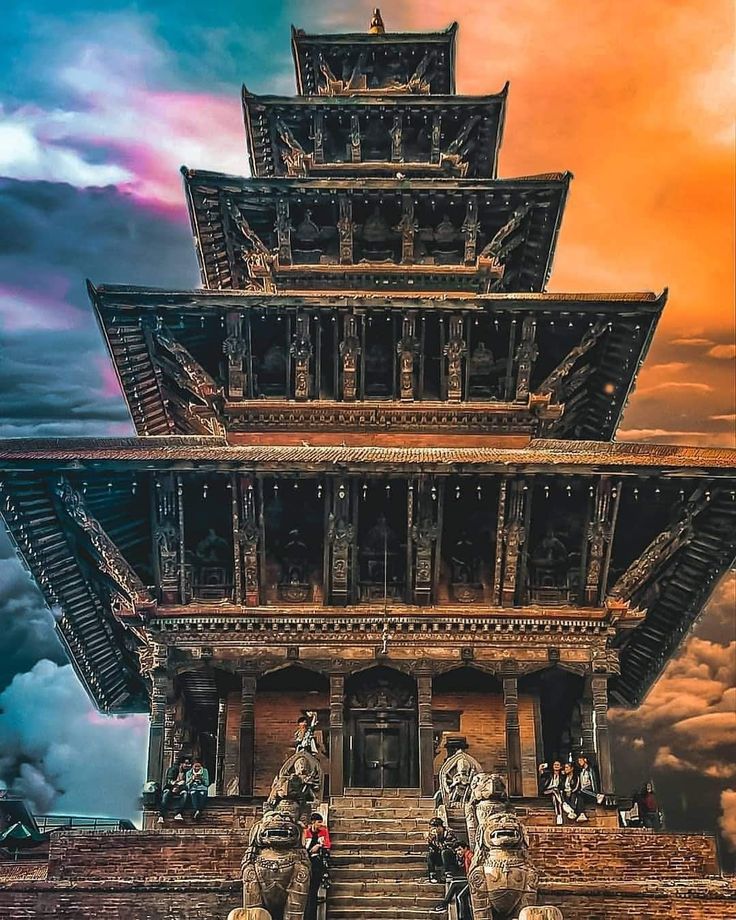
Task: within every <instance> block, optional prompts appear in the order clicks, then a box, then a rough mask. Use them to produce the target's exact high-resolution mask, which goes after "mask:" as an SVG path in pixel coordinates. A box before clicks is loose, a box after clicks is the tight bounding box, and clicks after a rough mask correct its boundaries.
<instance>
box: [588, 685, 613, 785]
mask: <svg viewBox="0 0 736 920" xmlns="http://www.w3.org/2000/svg"><path fill="white" fill-rule="evenodd" d="M590 692H591V696H592V699H593V733H594V739H595V753H596V758H597V760H598V772H599V774H600V777H601V789H602V791H603V792H613V762H612V760H611V737H610V733H609V731H608V675H607V674H593V675H592V676H591V677H590Z"/></svg>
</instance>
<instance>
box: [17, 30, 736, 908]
mask: <svg viewBox="0 0 736 920" xmlns="http://www.w3.org/2000/svg"><path fill="white" fill-rule="evenodd" d="M455 38H456V27H455V26H452V27H450V28H449V29H448V30H446V31H444V32H438V33H426V34H422V33H416V34H415V33H411V34H405V33H391V32H386V31H385V29H384V27H383V24H382V22H381V20H380V15H379V16H378V17H374V20H373V22H372V25H371V29H370V31H369V32H367V33H360V34H357V33H356V34H341V35H312V34H307V33H305V32H303V31H301V30H293V33H292V48H293V53H294V61H295V66H296V81H297V89H298V95H297V96H296V97H294V98H289V97H280V96H258V95H254V94H252V93H250V92H249V91H247V90H246V89H245V88H244V90H243V111H244V118H245V134H246V140H247V148H248V157H249V163H250V176H249V177H248V178H240V177H234V176H227V175H220V174H217V173H212V172H205V171H201V170H193V169H188V168H183V169H182V173H183V177H184V188H185V194H186V199H187V203H188V207H189V213H190V217H191V223H192V230H193V234H194V239H195V243H196V249H197V255H198V259H199V264H200V268H201V274H202V285H203V286H202V288H201V289H198V290H192V291H185V290H177V291H170V290H157V289H150V288H145V289H144V288H139V287H129V286H110V285H96V284H92V283H90V284H89V293H90V298H91V301H92V304H93V307H94V311H95V313H96V316H97V319H98V322H99V326H100V329H101V331H102V334H103V335H104V338H105V341H106V343H107V346H108V349H109V352H110V356H111V359H112V361H113V362H114V365H115V369H116V371H117V374H118V378H119V380H120V384H121V388H122V391H123V394H124V396H125V399H126V401H127V403H128V406H129V409H130V414H131V418H132V421H133V424H134V425H135V430H136V436H135V437H129V438H110V439H95V440H72V439H68V440H56V441H29V440H17V441H5V442H2V443H0V488H1V489H2V492H1V493H0V498H1V499H2V513H3V516H4V518H5V521H6V523H7V526H8V529H9V531H10V533H11V535H12V537H13V539H14V540H15V542H16V544H17V546H18V549H19V551H20V553H21V554H22V556H23V558H24V559H25V560H26V562H27V564H28V566H29V568H30V569H31V571H32V573H33V575H34V576H35V578H36V579H37V581H38V583H39V585H40V586H41V588H42V590H43V591H44V594H45V596H46V599H47V600H48V602H49V604H50V605H52V606H58V607H59V608H60V610H61V617H60V619H59V622H58V629H59V633H60V635H61V637H62V639H63V641H64V643H65V645H66V647H67V649H68V651H69V655H70V659H71V661H72V663H73V664H74V667H75V669H76V671H77V674H78V675H79V678H80V680H81V681H82V682H83V684H84V686H85V687H86V688H87V691H88V693H89V694H90V696H91V698H92V699H93V700H94V702H95V704H96V705H97V706H98V707H99V708H100V709H101V710H102V711H104V712H108V713H128V712H141V711H144V712H145V711H148V712H150V747H149V753H148V777H149V779H151V780H160V779H161V777H162V775H163V773H164V771H165V770H166V768H167V767H169V766H170V765H171V764H172V762H174V759H175V757H176V756H177V755H178V754H179V753H180V752H181V751H184V752H186V753H189V754H193V755H195V756H197V757H199V758H201V759H202V761H203V762H204V764H205V765H206V766H207V767H208V769H209V772H210V776H211V777H213V778H214V792H215V795H216V796H217V798H218V799H220V801H221V803H222V804H223V807H225V805H227V803H229V804H230V805H231V806H232V808H233V809H236V810H237V808H241V809H243V808H244V809H245V810H246V811H247V808H248V806H250V805H251V804H253V803H254V802H255V803H257V802H258V801H260V799H261V798H262V797H265V796H266V795H267V794H268V792H269V788H270V785H271V782H272V779H273V777H274V775H275V773H276V772H277V771H278V769H279V766H280V765H281V763H282V762H283V760H284V756H285V753H286V752H288V750H289V748H290V746H291V744H292V736H293V733H294V729H295V727H296V725H295V723H296V720H297V718H298V717H299V716H301V715H302V714H303V713H304V712H306V711H315V712H317V713H318V719H319V730H320V736H319V741H320V758H321V760H322V765H323V769H324V771H325V774H326V777H327V783H328V794H329V795H330V796H332V797H342V796H344V794H345V792H346V790H348V791H349V790H351V789H356V788H358V789H362V790H373V791H374V793H375V795H376V796H377V797H380V796H381V795H382V794H384V793H387V792H388V791H389V790H394V791H395V790H406V789H412V790H416V795H417V796H419V797H420V798H421V797H428V796H431V795H433V793H434V792H435V789H436V787H437V776H438V772H439V769H440V766H441V764H442V762H443V759H444V758H445V756H446V750H445V742H446V741H447V739H448V738H457V737H458V736H460V737H461V738H463V739H464V743H466V744H467V747H468V752H469V754H471V755H472V756H473V758H475V760H476V761H477V762H478V763H479V764H480V765H481V767H482V768H483V769H484V770H486V771H489V772H494V773H498V774H502V775H503V776H505V777H506V782H507V786H508V790H509V792H510V794H511V796H512V797H516V798H517V799H518V800H519V801H520V802H521V801H523V800H524V799H529V798H534V797H536V796H537V765H538V764H540V763H542V762H544V761H550V760H551V759H553V758H556V757H559V758H561V759H566V758H567V757H568V756H569V755H571V754H575V753H577V752H579V751H584V752H586V753H587V754H589V755H590V756H591V758H593V759H594V760H595V763H596V764H597V766H598V769H599V772H600V776H601V781H602V785H603V788H604V790H605V791H606V792H610V793H614V792H615V791H616V789H615V767H614V763H613V760H614V758H613V752H612V750H611V742H610V737H609V729H608V721H607V712H608V709H609V706H611V705H626V706H636V705H637V703H638V702H639V701H640V700H641V699H642V697H643V695H644V694H645V693H646V692H647V690H648V688H649V687H650V686H651V684H652V683H653V681H654V680H655V679H656V678H657V677H658V675H659V674H660V673H661V671H662V669H663V667H664V666H665V664H666V662H667V661H668V659H669V657H670V656H671V655H672V653H673V652H674V651H675V650H676V649H677V648H678V646H679V644H680V642H681V641H682V639H683V637H684V636H685V634H686V633H687V632H688V630H689V628H690V627H691V625H692V624H693V622H694V621H695V619H696V618H697V616H698V615H699V613H700V612H701V611H702V609H703V606H704V604H705V602H706V601H707V599H708V597H709V596H710V594H711V593H712V591H713V590H714V588H715V586H716V585H717V583H718V581H719V578H720V576H721V575H722V574H723V573H724V572H725V571H726V570H727V568H728V567H729V566H730V565H731V564H732V563H733V560H734V557H735V556H736V474H735V468H736V455H735V454H734V452H733V451H728V450H721V449H703V448H688V447H675V446H672V447H670V446H661V445H651V444H639V443H620V442H616V441H615V434H616V430H617V427H618V424H619V421H620V419H621V415H622V413H623V411H624V409H625V406H626V403H627V400H628V398H629V396H630V394H631V392H632V390H633V388H634V385H635V381H636V376H637V373H638V371H639V368H640V367H641V364H642V362H643V360H644V359H645V356H646V353H647V350H648V347H649V344H650V342H651V340H652V336H653V334H654V331H655V328H656V325H657V321H658V319H659V316H660V314H661V312H662V310H663V308H664V306H665V300H666V292H663V293H659V294H657V293H650V292H633V293H548V292H547V291H546V285H547V281H548V278H549V275H550V271H551V267H552V260H553V256H554V252H555V247H556V242H557V236H558V232H559V229H560V225H561V221H562V219H563V212H564V208H565V201H566V195H567V190H568V187H569V184H570V181H571V175H570V174H569V173H560V174H551V175H549V174H548V175H538V176H526V177H521V178H499V177H498V175H497V160H498V151H499V147H500V144H501V137H502V132H503V124H504V113H505V105H506V97H507V87H503V88H502V89H501V91H500V92H498V93H496V94H492V95H488V96H483V97H467V96H461V95H457V94H456V93H455V73H454V71H455ZM228 807H229V806H228ZM243 813H245V812H243ZM1 897H2V896H1V895H0V904H1V903H2V900H1ZM379 915H380V916H382V915H383V914H376V913H371V914H370V917H374V916H379ZM675 915H676V914H674V913H673V914H671V916H675ZM70 916H71V915H70ZM85 916H86V915H85ZM111 916H112V914H111ZM115 916H117V915H115ZM121 916H122V915H121ZM141 916H143V914H141ZM145 916H149V914H146V915H145ZM150 916H151V917H154V916H155V917H158V916H159V914H155V913H151V914H150ZM161 916H164V914H161ZM166 916H168V914H167V915H166ZM182 916H185V914H182ZM186 916H189V914H186ZM192 916H195V915H194V914H192ZM197 916H200V915H197ZM202 916H203V915H202ZM334 916H335V917H339V916H342V915H341V914H339V913H335V914H334ZM346 916H347V915H346ZM350 916H354V917H357V916H361V917H362V916H365V917H368V916H369V914H368V913H366V914H364V915H363V914H356V913H353V914H350ZM386 916H388V914H386ZM392 916H393V915H392ZM396 916H399V914H397V915H396ZM400 916H410V914H400ZM411 916H414V914H411ZM417 916H419V914H417ZM568 916H575V917H577V916H578V914H572V913H571V914H569V915H568V914H567V913H566V914H565V917H566V918H567V917H568ZM579 916H581V917H582V916H583V915H582V913H581V914H579ZM596 916H598V915H596ZM600 916H603V914H601V915H600ZM606 916H608V914H606ZM611 916H613V914H611ZM641 916H647V917H648V916H650V914H641ZM651 916H654V914H651ZM677 916H679V914H677ZM683 916H684V915H683ZM687 916H692V917H695V916H696V914H687Z"/></svg>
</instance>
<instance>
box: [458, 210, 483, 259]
mask: <svg viewBox="0 0 736 920" xmlns="http://www.w3.org/2000/svg"><path fill="white" fill-rule="evenodd" d="M461 229H462V231H463V233H464V234H465V256H464V258H463V261H464V262H465V264H466V265H473V264H474V263H475V260H476V257H477V247H478V231H479V230H480V221H479V219H478V197H477V195H470V196H468V203H467V205H466V208H465V220H464V221H463V225H462V228H461Z"/></svg>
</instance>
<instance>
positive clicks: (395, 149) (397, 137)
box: [390, 112, 404, 163]
mask: <svg viewBox="0 0 736 920" xmlns="http://www.w3.org/2000/svg"><path fill="white" fill-rule="evenodd" d="M390 133H391V162H392V163H402V162H403V161H404V115H403V112H396V113H395V115H394V120H393V124H392V125H391V132H390Z"/></svg>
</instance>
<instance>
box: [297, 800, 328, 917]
mask: <svg viewBox="0 0 736 920" xmlns="http://www.w3.org/2000/svg"><path fill="white" fill-rule="evenodd" d="M304 846H305V848H306V851H307V853H308V854H309V862H310V864H311V867H312V875H311V879H310V882H309V894H308V896H307V907H306V909H305V911H304V920H317V906H318V900H317V897H318V894H319V889H320V887H321V886H322V885H324V886H325V887H328V885H329V876H328V861H329V856H330V849H331V847H332V842H331V841H330V832H329V831H328V830H327V828H326V827H325V824H324V820H323V818H322V815H321V814H320V813H319V812H318V811H315V812H312V814H311V815H310V816H309V824H308V825H307V828H306V830H305V831H304Z"/></svg>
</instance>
